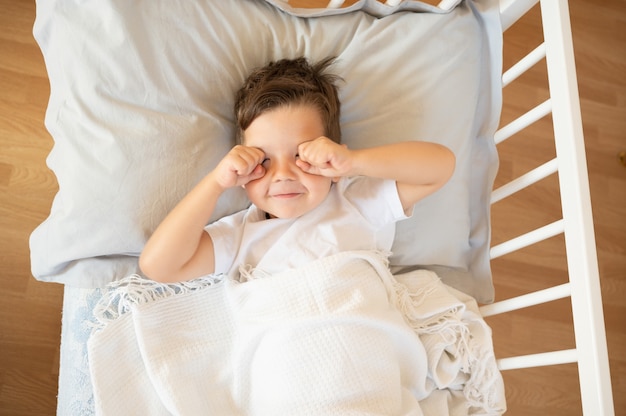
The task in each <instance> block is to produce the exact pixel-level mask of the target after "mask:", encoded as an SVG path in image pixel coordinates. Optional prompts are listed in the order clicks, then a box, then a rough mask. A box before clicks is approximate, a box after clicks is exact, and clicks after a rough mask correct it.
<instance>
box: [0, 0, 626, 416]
mask: <svg viewBox="0 0 626 416" xmlns="http://www.w3.org/2000/svg"><path fill="white" fill-rule="evenodd" d="M302 1H308V0H302ZM0 5H1V7H0V10H2V12H1V13H0V97H1V98H0V230H1V233H2V234H1V235H0V237H1V238H0V287H1V288H2V290H0V414H2V415H14V416H19V415H29V416H36V415H53V414H54V413H55V408H56V389H57V376H58V354H59V342H60V330H61V329H60V321H61V302H62V288H61V287H60V286H58V285H54V284H44V283H39V282H37V281H35V280H34V279H33V278H32V277H31V274H30V265H29V250H28V237H29V234H30V232H31V231H32V230H33V228H34V227H36V225H37V224H38V223H39V222H40V221H42V220H43V219H44V218H45V217H46V216H47V212H48V210H49V208H50V204H51V202H52V198H53V196H54V194H55V192H56V182H55V179H54V176H53V175H52V173H51V172H49V171H48V170H47V168H46V165H45V158H46V155H47V153H48V151H49V150H50V148H51V146H52V140H51V138H50V136H49V135H48V133H47V132H46V130H45V128H44V126H43V118H44V112H45V107H46V103H47V99H48V94H49V86H48V82H47V78H46V72H45V68H44V64H43V60H42V57H41V54H40V52H39V49H38V48H37V45H36V44H35V42H34V40H33V38H32V34H31V33H32V24H33V20H34V17H35V8H34V1H26V0H0ZM570 8H571V14H572V26H573V34H574V47H575V49H576V58H577V66H578V81H579V85H580V96H581V108H582V115H583V123H584V131H585V135H586V145H587V154H588V165H589V173H590V185H591V194H592V195H591V196H592V202H593V209H594V219H595V229H596V241H597V247H598V256H599V266H600V273H601V279H602V293H603V297H604V308H605V321H606V328H607V338H608V347H609V355H610V364H611V371H612V379H613V391H614V396H615V407H616V414H617V415H626V166H624V165H622V164H620V161H619V156H618V155H619V153H620V152H623V151H626V76H625V74H626V3H625V2H624V1H623V0H606V1H602V2H598V1H595V0H571V5H570ZM538 18H539V13H538V10H536V9H535V10H533V12H532V13H531V15H530V16H529V18H527V19H526V18H525V20H524V21H523V22H522V23H521V24H520V26H519V27H517V28H514V29H511V30H510V31H509V32H507V34H506V36H505V41H506V42H507V44H508V46H507V48H509V46H510V49H507V51H512V52H507V54H506V55H505V62H506V64H505V67H506V66H507V65H508V64H510V62H512V60H513V59H515V58H516V57H519V56H521V54H522V53H524V52H528V51H530V50H531V49H532V48H534V46H536V45H537V44H538V43H539V41H540V40H539V38H538V36H537V34H536V33H537V31H536V29H537V25H538V20H537V19H538ZM533 19H534V20H533ZM544 82H545V68H542V67H541V66H539V67H538V68H537V70H535V71H533V72H532V73H531V74H528V75H525V76H524V77H523V78H522V79H520V81H519V83H518V84H517V85H511V86H510V87H507V89H506V90H505V98H506V99H507V100H509V101H512V104H508V105H507V106H506V107H505V109H504V112H503V117H502V119H503V122H506V121H508V120H510V119H511V117H512V116H513V114H514V112H515V111H519V110H520V109H528V108H531V107H532V106H534V105H536V104H538V103H539V102H541V101H542V100H543V99H544V98H546V97H547V93H546V92H545V87H544V86H543V85H544ZM550 130H551V122H550V119H549V118H548V119H546V120H542V121H540V122H539V123H537V124H536V125H535V126H533V127H531V128H530V129H529V130H528V131H527V132H526V133H525V134H524V136H525V139H526V140H525V142H524V143H523V144H522V143H520V142H519V141H518V140H517V139H516V140H512V141H511V143H508V142H505V143H504V144H503V146H502V147H501V149H500V150H501V157H502V160H501V170H500V174H499V177H498V179H497V182H498V183H501V182H502V181H503V180H505V179H510V178H512V177H514V176H517V175H519V174H521V173H523V172H524V171H525V170H527V169H529V168H531V167H534V166H532V164H531V163H530V160H531V159H532V158H533V157H534V155H536V154H545V155H546V158H548V157H549V155H550V154H552V153H553V152H554V149H553V148H551V147H550V146H548V145H546V144H545V143H546V142H545V140H543V139H542V138H543V137H546V135H548V134H549V132H550ZM546 160H547V159H546ZM539 190H540V191H541V192H538V191H535V190H532V191H524V192H522V194H521V195H520V196H519V198H518V200H517V202H516V205H515V206H513V205H512V204H509V203H508V202H503V203H499V204H496V205H495V206H494V209H493V218H494V222H495V225H494V232H493V240H494V242H498V241H501V240H502V239H504V238H506V237H510V236H512V235H513V234H512V233H517V232H522V231H524V230H527V229H529V227H533V226H539V225H543V224H544V223H545V222H546V221H552V220H554V219H556V218H553V217H555V216H558V215H559V214H558V211H559V207H558V206H556V205H554V204H548V205H545V204H544V203H543V201H542V200H543V199H544V195H545V194H546V193H547V194H554V193H556V192H558V181H557V179H556V178H548V179H547V180H545V181H543V182H542V183H541V184H540V186H539ZM538 206H541V207H542V208H541V210H540V211H539V212H538V213H537V209H536V207H538ZM531 212H535V214H530V213H531ZM498 224H506V227H504V226H501V225H498ZM562 245H563V241H562V240H561V239H559V238H554V239H551V240H550V241H548V242H546V243H542V244H540V245H539V246H538V247H535V248H533V249H530V250H525V251H524V252H522V253H519V254H518V255H514V256H512V257H510V258H508V259H506V260H505V259H499V260H496V261H494V263H493V269H494V274H495V280H496V290H497V297H498V298H506V297H509V296H512V295H516V294H520V293H523V292H524V291H527V290H530V289H535V288H542V287H545V286H547V283H545V282H551V283H554V282H562V281H564V280H565V278H566V277H565V269H566V265H565V264H564V262H563V261H562V260H560V259H559V255H560V254H562V251H563V248H562ZM568 309H569V306H568V300H564V301H559V302H555V303H554V304H550V305H547V306H542V307H540V308H539V309H537V310H531V309H528V310H525V311H521V312H520V313H518V315H516V317H515V318H512V317H507V318H506V319H503V318H496V319H490V320H489V323H490V324H491V325H492V326H493V328H494V333H495V335H494V343H495V347H496V352H497V353H498V354H499V355H501V356H507V355H509V354H512V353H513V351H516V352H518V353H519V352H522V353H526V352H527V353H532V352H535V351H537V349H538V348H554V349H558V348H570V347H572V345H573V334H572V332H571V329H570V326H569V325H570V324H571V317H570V314H569V312H568ZM539 345H541V347H540V346H539ZM504 377H505V382H506V388H507V400H508V404H509V408H510V411H509V412H508V414H511V415H568V416H570V415H578V414H581V409H580V400H579V399H578V395H577V393H576V392H577V389H578V384H577V383H578V382H577V371H576V366H575V365H563V366H557V367H546V368H540V369H532V370H523V371H516V372H505V373H504Z"/></svg>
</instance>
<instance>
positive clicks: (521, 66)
mask: <svg viewBox="0 0 626 416" xmlns="http://www.w3.org/2000/svg"><path fill="white" fill-rule="evenodd" d="M545 57H546V45H545V44H544V43H542V44H541V45H539V46H537V47H536V48H535V49H534V50H533V51H532V52H531V53H529V54H528V55H526V56H525V57H523V58H522V59H520V60H519V61H518V62H517V63H516V64H515V65H513V66H512V67H511V68H509V69H508V70H507V71H506V72H505V73H504V74H503V75H502V87H503V88H504V87H506V86H507V85H509V84H510V83H511V82H513V81H514V80H515V79H517V77H519V76H520V75H522V74H523V73H524V72H526V71H528V70H529V69H530V68H532V67H533V66H534V65H536V64H537V62H539V61H540V60H542V59H543V58H545Z"/></svg>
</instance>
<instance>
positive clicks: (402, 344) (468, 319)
mask: <svg viewBox="0 0 626 416" xmlns="http://www.w3.org/2000/svg"><path fill="white" fill-rule="evenodd" d="M96 312H97V315H98V316H99V319H100V328H99V329H98V330H96V331H95V332H94V333H93V334H92V336H91V338H90V340H89V345H88V348H89V360H90V367H91V374H92V380H93V386H94V395H95V401H96V408H97V412H98V413H99V414H104V415H116V416H119V415H137V414H146V415H147V414H149V415H169V414H174V415H228V416H233V415H272V416H273V415H315V416H319V415H385V416H390V415H434V416H440V415H468V414H477V415H483V414H485V415H486V414H489V415H491V414H494V415H497V414H501V413H503V412H504V410H505V404H504V388H503V383H502V379H501V377H500V373H499V372H498V370H497V368H496V364H495V359H494V356H493V348H492V344H491V332H490V329H489V328H488V327H487V325H486V324H485V323H484V321H483V320H482V319H481V318H480V315H479V314H478V309H477V306H476V304H475V303H474V301H473V299H472V298H470V297H469V296H467V295H464V294H462V293H461V292H457V291H455V290H453V289H451V288H449V287H447V286H445V285H444V284H443V283H441V282H440V281H439V279H438V278H437V276H436V275H434V274H433V273H431V272H427V271H418V272H412V273H408V274H404V275H399V276H395V277H394V276H392V275H391V274H390V273H389V271H388V269H387V263H386V260H385V257H384V256H383V255H381V254H380V253H371V252H348V253H341V254H338V255H334V256H330V257H327V258H324V259H321V260H318V261H315V262H313V263H311V264H309V265H306V266H304V267H302V268H300V269H297V270H291V271H287V272H284V273H281V274H278V275H273V276H265V277H261V278H252V279H250V280H248V281H246V282H245V283H238V282H233V281H228V280H223V281H220V280H216V279H215V278H203V279H199V280H197V281H194V282H191V283H185V284H178V285H161V284H157V283H154V282H151V281H148V280H145V279H142V278H140V277H139V276H131V277H129V278H126V279H124V280H123V281H121V282H118V283H116V284H115V285H114V286H113V287H112V288H111V291H109V293H108V295H106V296H105V298H104V299H103V301H102V302H101V304H100V305H99V309H98V310H97V311H96Z"/></svg>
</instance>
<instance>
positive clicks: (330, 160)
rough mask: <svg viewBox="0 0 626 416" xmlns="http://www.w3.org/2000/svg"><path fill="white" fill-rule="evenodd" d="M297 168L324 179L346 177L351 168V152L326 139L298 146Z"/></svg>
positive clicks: (322, 138) (343, 146)
mask: <svg viewBox="0 0 626 416" xmlns="http://www.w3.org/2000/svg"><path fill="white" fill-rule="evenodd" d="M296 163H297V165H298V167H300V169H302V170H303V171H304V172H306V173H310V174H313V175H321V176H326V177H339V176H347V175H348V174H349V172H350V169H351V168H352V152H351V151H350V149H348V148H347V147H346V146H345V145H342V144H339V143H336V142H334V141H332V140H330V139H329V138H327V137H318V138H317V139H315V140H311V141H308V142H304V143H301V144H300V146H298V160H297V161H296Z"/></svg>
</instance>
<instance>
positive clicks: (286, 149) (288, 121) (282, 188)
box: [243, 105, 332, 218]
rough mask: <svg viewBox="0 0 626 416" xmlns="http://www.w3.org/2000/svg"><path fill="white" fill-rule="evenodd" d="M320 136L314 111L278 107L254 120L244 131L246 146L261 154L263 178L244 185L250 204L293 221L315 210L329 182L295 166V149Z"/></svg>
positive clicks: (307, 108) (326, 190) (321, 133)
mask: <svg viewBox="0 0 626 416" xmlns="http://www.w3.org/2000/svg"><path fill="white" fill-rule="evenodd" d="M320 136H324V127H323V125H322V120H321V117H320V115H319V112H318V111H317V109H315V108H313V107H311V106H305V105H298V106H289V107H279V108H276V109H274V110H271V111H268V112H266V113H264V114H262V115H260V116H259V117H257V118H256V119H255V120H254V121H253V122H252V123H251V124H250V126H249V127H248V128H247V129H246V130H245V131H244V134H243V142H244V144H245V145H246V146H250V147H257V148H259V149H261V150H262V151H263V152H264V153H265V160H264V161H263V167H265V169H266V172H265V175H264V176H263V177H262V178H260V179H257V180H255V181H251V182H248V184H246V185H245V189H246V193H247V194H248V198H249V199H250V201H252V203H254V204H255V205H256V206H257V207H259V208H260V209H261V210H263V211H265V212H267V213H268V214H270V215H271V216H272V217H278V218H296V217H299V216H301V215H303V214H305V213H307V212H309V211H311V210H312V209H314V208H316V207H317V206H318V205H319V204H320V203H322V201H324V199H325V198H326V196H327V195H328V192H329V190H330V186H331V184H332V179H331V178H326V177H324V176H318V175H311V174H308V173H305V172H303V171H302V170H301V169H300V168H299V167H298V166H297V165H296V158H297V155H298V145H300V143H304V142H306V141H309V140H313V139H316V138H318V137H320Z"/></svg>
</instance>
